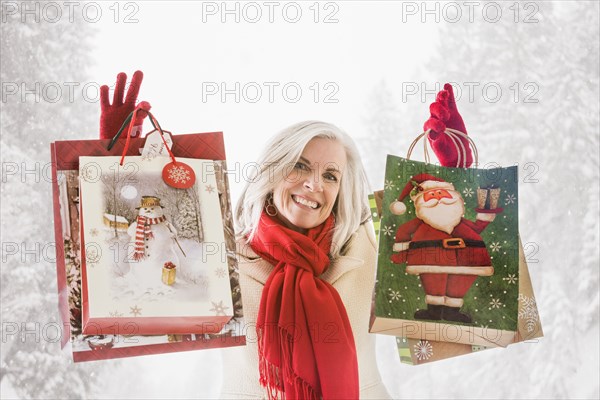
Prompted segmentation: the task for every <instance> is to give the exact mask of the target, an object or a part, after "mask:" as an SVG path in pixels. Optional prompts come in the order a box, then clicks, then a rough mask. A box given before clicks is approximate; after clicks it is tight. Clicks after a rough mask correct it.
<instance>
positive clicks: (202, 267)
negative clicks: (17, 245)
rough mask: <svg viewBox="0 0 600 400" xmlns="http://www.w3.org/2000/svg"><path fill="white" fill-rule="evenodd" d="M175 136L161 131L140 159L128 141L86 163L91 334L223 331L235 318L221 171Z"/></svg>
mask: <svg viewBox="0 0 600 400" xmlns="http://www.w3.org/2000/svg"><path fill="white" fill-rule="evenodd" d="M150 117H151V120H152V122H153V123H155V126H157V122H156V120H155V119H154V117H153V116H152V115H151V116H150ZM167 139H168V136H167V135H166V134H164V133H163V131H162V130H161V129H160V125H158V131H156V132H154V133H153V134H152V135H149V136H147V137H146V142H145V145H144V149H143V151H142V155H141V156H129V155H127V154H128V142H129V139H128V140H127V142H126V144H125V148H124V149H123V154H122V155H121V156H103V157H97V156H81V157H79V177H80V183H79V185H80V186H79V197H80V204H79V207H80V214H81V224H80V230H81V232H80V234H81V243H82V248H81V250H82V253H81V260H82V271H81V272H82V325H83V326H82V331H83V334H89V335H94V334H99V333H103V334H104V333H111V334H125V335H160V334H167V333H168V334H190V333H195V334H198V333H201V334H218V333H219V332H221V331H222V330H223V329H224V326H225V325H226V324H228V323H229V322H230V320H231V319H232V317H234V304H233V300H232V287H231V283H230V275H229V272H228V271H229V266H228V254H227V253H228V242H231V238H228V237H226V236H227V232H228V230H227V229H224V222H223V219H224V216H223V215H222V207H221V200H222V199H221V197H220V191H219V190H218V188H219V187H220V186H221V185H222V182H219V181H218V179H223V174H217V173H216V170H215V162H214V160H208V159H197V158H186V157H180V156H177V157H175V155H174V153H175V151H171V149H170V147H171V143H169V142H168V141H167ZM174 150H175V149H174ZM178 153H179V154H185V150H184V149H179V152H178Z"/></svg>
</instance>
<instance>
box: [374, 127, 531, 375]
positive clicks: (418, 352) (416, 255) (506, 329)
mask: <svg viewBox="0 0 600 400" xmlns="http://www.w3.org/2000/svg"><path fill="white" fill-rule="evenodd" d="M418 139H419V138H417V140H418ZM417 140H415V142H413V145H411V148H410V150H409V155H408V156H407V158H408V157H410V152H411V151H412V148H414V144H415V143H416V141H417ZM473 148H474V149H476V148H475V146H474V145H473ZM513 168H514V167H513ZM516 172H517V171H516V169H511V168H508V169H501V168H495V169H483V170H477V169H467V168H444V167H440V166H435V165H432V164H429V163H419V162H415V161H410V160H408V159H402V158H400V157H394V156H388V163H387V166H386V181H385V189H386V190H385V191H380V192H376V193H375V194H374V195H372V196H371V197H370V202H371V208H372V215H373V219H374V222H375V226H376V229H377V228H379V229H378V232H377V233H378V234H379V237H378V241H379V259H378V273H377V274H378V275H377V283H376V286H375V291H374V301H373V307H372V313H371V324H370V331H371V332H373V333H382V334H391V335H395V336H397V342H398V350H399V353H400V358H401V361H402V362H404V363H409V364H413V365H416V364H421V363H425V362H431V361H436V360H440V359H445V358H449V357H454V356H458V355H462V354H467V353H471V352H474V351H479V350H483V349H487V348H492V347H498V346H500V347H503V346H506V345H508V344H510V343H515V342H519V341H524V340H533V339H535V338H538V337H540V336H542V334H543V333H542V330H541V325H540V323H539V317H538V313H537V307H536V304H535V298H534V296H533V289H532V287H531V281H530V279H529V273H528V270H527V264H526V262H525V258H524V255H523V248H522V245H521V243H520V239H519V238H518V225H517V223H516V222H517V221H518V209H517V198H518V193H517V190H518V187H517V184H516V183H517V175H516ZM407 180H408V182H407ZM405 182H406V184H405ZM399 188H400V189H399ZM492 194H493V195H492ZM426 195H427V196H426ZM476 195H479V197H476ZM407 197H410V198H411V202H410V203H408V205H407V204H404V203H403V204H399V200H401V199H403V200H406V198H407ZM431 199H433V200H431ZM415 200H416V202H417V203H418V205H417V207H415V204H413V202H414V201H415ZM423 200H428V201H429V200H431V201H430V202H429V203H428V202H427V201H423ZM438 200H439V202H441V203H443V204H444V202H446V203H447V204H450V205H452V204H454V203H455V202H458V203H460V202H462V203H464V205H465V206H466V207H464V210H463V212H462V213H461V212H460V210H459V211H457V212H456V213H455V214H457V215H455V216H454V217H453V218H454V219H452V218H450V219H447V220H443V219H444V218H445V217H446V216H444V215H442V217H441V219H442V221H435V219H436V218H439V211H435V212H433V211H431V210H425V212H422V210H423V208H422V207H426V206H428V205H429V206H430V208H431V209H435V208H434V203H435V205H437V203H439V202H438ZM423 203H425V206H423ZM444 205H445V204H444ZM501 205H502V206H503V207H500V206H501ZM469 206H471V207H472V209H471V210H469V208H470V207H469ZM419 207H421V208H419ZM417 211H419V212H417ZM505 211H506V212H505ZM474 214H475V215H474ZM490 214H492V215H494V217H491V216H490ZM502 214H504V215H502ZM497 215H502V219H501V222H500V223H498V224H497V226H493V225H492V224H493V223H494V222H495V220H496V216H497ZM380 216H382V217H383V218H382V220H381V221H380V220H379V217H380ZM473 217H475V218H473ZM432 219H433V220H432ZM473 219H475V221H473ZM479 219H481V220H483V221H481V222H480V221H477V220H479ZM408 221H411V222H408ZM425 221H427V222H429V223H431V225H428V224H427V223H426V222H425ZM469 221H471V222H469ZM482 222H483V223H482ZM461 225H467V226H466V227H468V228H471V229H470V230H469V229H462V230H461V229H460V226H461ZM488 225H492V226H491V227H492V228H493V230H490V231H489V233H486V232H485V230H486V228H489V227H490V226H488ZM419 227H420V228H421V230H420V231H419ZM434 227H435V228H434ZM423 228H425V232H423ZM457 228H458V229H457ZM473 230H475V235H473V232H472V231H473ZM436 231H441V233H440V232H436ZM457 232H459V233H462V235H457V234H456V233H457ZM450 233H453V234H452V235H450ZM479 233H481V234H480V235H479V236H478V235H477V234H479ZM428 236H433V237H428ZM458 236H466V238H458V239H460V240H457V237H458ZM407 239H409V240H407ZM480 239H481V240H480ZM440 241H441V243H440ZM444 241H445V242H444ZM485 241H488V242H490V249H491V253H492V255H491V256H490V257H489V258H488V259H487V260H486V259H485V257H484V256H485V252H484V251H483V250H481V249H484V247H483V246H484V244H485ZM407 242H408V243H407ZM412 242H419V243H416V246H415V244H411V243H412ZM481 242H483V243H481ZM485 246H486V247H485V249H486V250H487V248H488V247H487V245H485ZM445 247H449V248H448V249H446V248H445ZM469 247H474V248H475V249H479V250H471V251H469V250H470V249H469ZM442 249H443V250H442ZM390 250H391V251H390ZM415 250H416V251H415ZM460 252H462V253H466V254H460ZM409 253H412V254H409ZM398 264H400V266H401V269H398V268H397V266H398ZM450 267H453V268H456V267H459V269H458V270H456V269H455V270H448V269H449V268H450ZM470 267H475V268H474V269H473V270H469V269H467V268H470ZM486 267H491V268H486ZM494 267H495V268H494ZM471 271H473V272H472V273H471V274H469V272H471ZM453 275H455V276H454V278H453V279H448V278H449V277H452V276H453ZM456 275H458V276H456ZM461 275H462V276H461ZM469 275H471V276H469ZM423 278H424V279H423ZM465 278H466V279H465ZM440 281H441V282H440ZM478 281H480V282H478ZM479 283H481V286H480V285H479ZM444 284H445V285H444ZM473 284H474V285H473ZM453 285H454V287H452V286H453ZM443 286H445V287H443ZM473 286H474V287H473ZM448 289H450V290H448ZM515 289H516V290H515ZM444 290H447V291H444ZM488 296H489V297H488ZM478 299H479V302H477V300H478ZM423 300H424V301H423ZM431 305H433V306H434V307H432V308H431V309H430V306H431ZM447 307H450V308H451V309H450V310H449V311H450V312H449V313H448V315H444V314H445V311H446V308H447ZM438 311H439V314H438ZM471 315H473V317H471ZM446 316H447V317H448V318H445V317H446ZM415 317H416V318H415ZM494 319H496V321H494ZM478 320H479V321H478Z"/></svg>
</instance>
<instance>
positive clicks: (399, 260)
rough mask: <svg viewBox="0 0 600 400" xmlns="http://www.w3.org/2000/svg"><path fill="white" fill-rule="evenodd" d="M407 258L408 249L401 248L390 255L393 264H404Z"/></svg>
mask: <svg viewBox="0 0 600 400" xmlns="http://www.w3.org/2000/svg"><path fill="white" fill-rule="evenodd" d="M407 258H408V250H403V251H400V252H398V253H394V254H392V255H391V256H390V260H392V262H393V263H394V264H404V263H405V262H406V259H407Z"/></svg>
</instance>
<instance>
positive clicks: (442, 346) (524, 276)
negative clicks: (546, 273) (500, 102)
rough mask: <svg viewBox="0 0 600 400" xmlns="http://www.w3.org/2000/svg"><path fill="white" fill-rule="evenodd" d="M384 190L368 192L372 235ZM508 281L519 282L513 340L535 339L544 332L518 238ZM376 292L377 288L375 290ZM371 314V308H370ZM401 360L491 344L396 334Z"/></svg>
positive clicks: (421, 360)
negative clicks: (512, 273)
mask: <svg viewBox="0 0 600 400" xmlns="http://www.w3.org/2000/svg"><path fill="white" fill-rule="evenodd" d="M383 193H384V192H383V191H378V192H375V193H374V194H373V195H371V196H369V203H370V206H371V213H372V216H373V222H374V226H375V235H376V237H377V238H378V237H379V225H380V215H381V213H382V202H383ZM510 282H511V284H515V283H516V284H518V286H519V296H518V300H519V306H518V309H519V311H518V323H517V326H518V336H517V337H516V338H515V342H521V341H526V342H530V343H533V342H537V340H536V339H537V338H539V337H541V336H542V335H543V332H542V327H541V324H540V320H539V315H538V310H537V305H536V301H535V296H534V294H533V287H532V284H531V280H530V277H529V270H528V267H527V262H526V260H525V254H524V251H523V246H522V244H521V243H520V239H519V279H518V280H517V279H516V277H515V278H514V279H510ZM375 292H376V291H375ZM372 312H373V313H372V315H374V310H372ZM396 342H397V345H398V353H399V356H400V361H401V362H402V363H405V364H410V365H419V364H424V363H429V362H433V361H439V360H443V359H446V358H451V357H457V356H460V355H465V354H469V353H473V352H477V351H481V350H486V349H491V348H494V347H493V346H482V345H473V344H468V343H455V342H444V341H436V340H427V339H418V338H407V337H397V338H396Z"/></svg>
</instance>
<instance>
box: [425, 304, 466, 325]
mask: <svg viewBox="0 0 600 400" xmlns="http://www.w3.org/2000/svg"><path fill="white" fill-rule="evenodd" d="M459 310H460V307H448V306H444V309H443V312H442V318H443V319H445V320H446V321H454V322H463V323H465V324H470V323H471V317H470V316H469V314H465V313H461V312H460V311H459ZM415 318H416V317H415Z"/></svg>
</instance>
